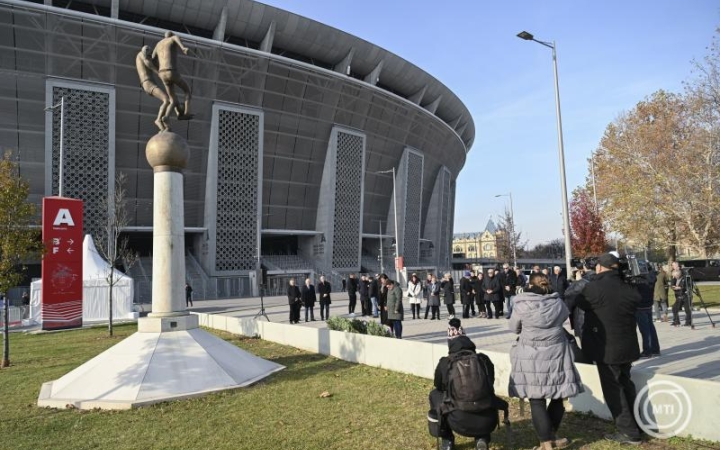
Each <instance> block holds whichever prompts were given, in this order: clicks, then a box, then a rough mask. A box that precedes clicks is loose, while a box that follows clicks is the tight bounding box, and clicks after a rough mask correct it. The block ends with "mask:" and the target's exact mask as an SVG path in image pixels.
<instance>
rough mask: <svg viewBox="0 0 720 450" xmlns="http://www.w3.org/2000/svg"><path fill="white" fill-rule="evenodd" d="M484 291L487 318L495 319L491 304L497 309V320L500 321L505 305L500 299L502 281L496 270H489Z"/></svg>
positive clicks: (484, 283) (484, 282)
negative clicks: (496, 274)
mask: <svg viewBox="0 0 720 450" xmlns="http://www.w3.org/2000/svg"><path fill="white" fill-rule="evenodd" d="M482 288H483V291H484V292H485V306H486V307H487V318H488V319H492V318H493V312H492V309H491V308H490V303H492V305H493V306H494V307H495V318H496V319H499V318H500V315H502V310H503V304H502V297H500V291H501V290H502V289H501V287H500V280H498V278H497V277H496V276H495V269H489V270H488V271H487V276H486V277H485V279H484V280H483V287H482Z"/></svg>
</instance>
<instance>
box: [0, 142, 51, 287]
mask: <svg viewBox="0 0 720 450" xmlns="http://www.w3.org/2000/svg"><path fill="white" fill-rule="evenodd" d="M29 192H30V186H29V184H28V183H27V182H26V181H25V180H23V179H21V178H20V176H19V175H18V166H17V164H16V163H15V162H14V161H13V160H12V157H11V155H10V152H6V153H5V154H4V155H3V156H2V158H0V217H2V220H0V292H7V291H8V289H10V288H12V287H15V286H17V285H18V284H20V283H21V282H22V280H23V276H24V275H23V271H24V270H25V266H24V265H23V263H24V262H25V261H27V260H28V259H29V258H30V257H31V256H36V255H37V254H38V253H39V252H40V251H41V248H42V242H41V240H40V232H39V229H37V228H31V225H39V220H38V217H37V215H36V209H35V205H33V204H31V203H28V202H27V197H28V193H29Z"/></svg>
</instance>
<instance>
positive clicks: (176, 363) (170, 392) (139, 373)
mask: <svg viewBox="0 0 720 450" xmlns="http://www.w3.org/2000/svg"><path fill="white" fill-rule="evenodd" d="M193 317H195V320H197V317H196V316H193ZM282 369H284V367H283V366H281V365H279V364H276V363H274V362H270V361H266V360H264V359H262V358H259V357H257V356H255V355H252V354H250V353H248V352H245V351H244V350H241V349H239V348H238V347H236V346H235V345H233V344H230V343H229V342H226V341H224V340H222V339H220V338H218V337H216V336H214V335H212V334H210V333H208V332H206V331H204V330H202V329H200V328H195V329H191V330H186V331H171V332H166V333H135V334H133V335H132V336H130V337H128V338H127V339H125V340H124V341H122V342H120V343H119V344H117V345H115V346H114V347H112V348H110V349H108V350H106V351H105V352H103V353H101V354H99V355H98V356H96V357H95V358H93V359H91V360H90V361H88V362H86V363H85V364H83V365H82V366H80V367H78V368H77V369H75V370H73V371H72V372H69V373H68V374H66V375H65V376H63V377H62V378H59V379H57V380H55V381H51V382H48V383H44V384H43V386H42V389H41V390H40V396H39V397H38V406H46V407H52V408H73V407H74V408H79V409H93V408H102V409H130V408H134V407H138V406H144V405H149V404H152V403H158V402H162V401H168V400H179V399H184V398H190V397H196V396H200V395H204V394H208V393H210V392H216V391H221V390H226V389H234V388H239V387H243V386H248V385H250V384H252V383H255V382H257V381H259V380H261V379H263V378H265V377H267V376H268V375H270V374H272V373H275V372H277V371H279V370H282Z"/></svg>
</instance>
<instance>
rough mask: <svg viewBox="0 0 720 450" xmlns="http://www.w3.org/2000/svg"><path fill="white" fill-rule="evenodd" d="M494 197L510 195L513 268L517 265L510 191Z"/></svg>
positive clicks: (513, 215)
mask: <svg viewBox="0 0 720 450" xmlns="http://www.w3.org/2000/svg"><path fill="white" fill-rule="evenodd" d="M495 197H510V233H511V234H512V239H511V242H510V245H512V255H513V270H515V267H517V242H515V210H514V209H513V201H512V192H508V193H507V194H498V195H496V196H495Z"/></svg>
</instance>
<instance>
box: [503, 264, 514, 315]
mask: <svg viewBox="0 0 720 450" xmlns="http://www.w3.org/2000/svg"><path fill="white" fill-rule="evenodd" d="M502 274H503V276H502V278H501V280H502V287H503V295H504V297H505V302H506V304H505V308H506V309H507V315H505V318H506V319H509V318H510V316H512V310H513V298H515V293H516V289H517V284H518V279H517V274H516V273H515V269H511V268H510V264H508V263H505V264H503V271H502Z"/></svg>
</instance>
